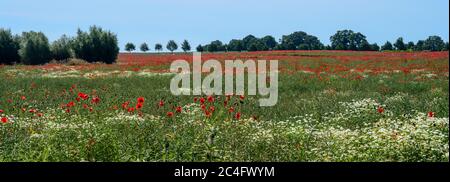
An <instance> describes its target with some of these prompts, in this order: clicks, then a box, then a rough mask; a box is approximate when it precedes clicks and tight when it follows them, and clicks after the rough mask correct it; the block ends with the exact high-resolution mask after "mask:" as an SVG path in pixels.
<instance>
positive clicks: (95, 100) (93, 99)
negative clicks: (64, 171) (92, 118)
mask: <svg viewBox="0 0 450 182" xmlns="http://www.w3.org/2000/svg"><path fill="white" fill-rule="evenodd" d="M99 102H100V98H98V97H94V98H92V103H94V104H98V103H99Z"/></svg>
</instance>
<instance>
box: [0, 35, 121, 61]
mask: <svg viewBox="0 0 450 182" xmlns="http://www.w3.org/2000/svg"><path fill="white" fill-rule="evenodd" d="M118 53H119V47H118V41H117V36H116V34H114V33H111V32H110V31H105V30H103V29H102V28H100V27H97V26H92V27H90V28H89V31H88V32H84V31H81V30H80V29H78V31H77V35H76V36H75V37H68V36H66V35H63V36H61V38H59V39H58V40H56V41H54V42H52V43H49V41H48V38H47V37H46V36H45V34H44V33H42V32H34V31H30V32H23V33H22V34H21V35H13V34H12V33H11V31H10V30H7V29H1V28H0V64H14V63H20V64H26V65H39V64H45V63H48V62H50V61H51V60H58V61H63V60H67V59H70V58H78V59H83V60H85V61H87V62H104V63H108V64H110V63H114V62H115V61H116V59H117V55H118Z"/></svg>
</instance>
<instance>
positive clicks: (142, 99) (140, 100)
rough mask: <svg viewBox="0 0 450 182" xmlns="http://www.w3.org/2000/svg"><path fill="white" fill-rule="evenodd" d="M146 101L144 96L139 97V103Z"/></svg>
mask: <svg viewBox="0 0 450 182" xmlns="http://www.w3.org/2000/svg"><path fill="white" fill-rule="evenodd" d="M144 101H145V99H144V97H139V98H137V102H138V103H144Z"/></svg>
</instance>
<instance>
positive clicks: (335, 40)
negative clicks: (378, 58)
mask: <svg viewBox="0 0 450 182" xmlns="http://www.w3.org/2000/svg"><path fill="white" fill-rule="evenodd" d="M330 40H331V47H332V48H333V49H335V50H354V51H356V50H362V49H363V46H365V45H364V44H366V42H367V40H366V36H365V35H363V34H362V33H359V32H354V31H353V30H339V31H337V32H336V34H334V35H333V36H331V37H330Z"/></svg>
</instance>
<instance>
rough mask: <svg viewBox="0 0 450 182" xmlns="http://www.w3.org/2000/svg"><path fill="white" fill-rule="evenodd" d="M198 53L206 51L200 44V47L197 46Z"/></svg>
mask: <svg viewBox="0 0 450 182" xmlns="http://www.w3.org/2000/svg"><path fill="white" fill-rule="evenodd" d="M196 49H197V52H203V51H205V49H203V46H202V45H201V44H200V45H198V46H197V48H196Z"/></svg>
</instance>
